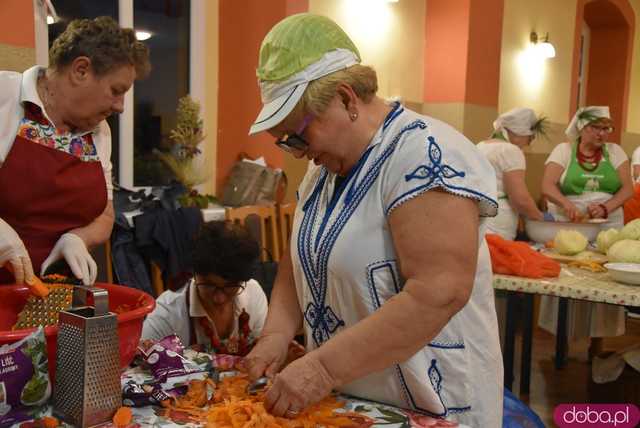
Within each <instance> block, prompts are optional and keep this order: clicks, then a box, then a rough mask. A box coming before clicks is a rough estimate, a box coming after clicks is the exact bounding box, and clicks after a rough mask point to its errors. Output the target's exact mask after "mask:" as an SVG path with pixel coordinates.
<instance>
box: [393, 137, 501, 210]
mask: <svg viewBox="0 0 640 428" xmlns="http://www.w3.org/2000/svg"><path fill="white" fill-rule="evenodd" d="M427 141H428V146H427V164H426V165H420V166H418V167H417V168H416V169H414V170H413V171H412V172H411V173H409V174H407V175H405V181H407V182H409V181H411V180H426V183H424V184H422V185H420V186H418V187H415V188H413V189H411V190H409V191H407V192H405V193H403V194H402V195H400V196H398V197H397V198H396V199H395V200H394V201H393V202H392V203H391V204H389V206H388V207H387V209H386V210H385V212H386V214H389V211H391V209H392V208H393V207H395V206H396V204H397V203H398V202H400V201H401V200H403V199H404V198H405V197H407V196H409V195H411V194H413V193H417V192H420V191H422V190H424V189H427V190H428V189H431V188H434V187H442V188H444V189H448V190H454V191H455V190H460V191H463V192H464V193H467V194H471V195H474V196H477V197H478V198H479V199H481V200H484V201H485V202H488V203H489V204H491V205H493V206H494V207H497V206H498V204H497V202H496V201H494V200H493V199H492V198H490V197H488V196H486V195H484V194H483V193H480V192H478V191H476V190H473V189H468V188H466V187H462V186H454V185H453V184H451V183H448V182H447V181H445V180H451V179H455V178H457V177H460V178H463V177H464V176H465V175H466V173H465V172H464V171H458V170H457V169H455V168H453V167H452V166H451V165H446V164H444V163H442V150H441V149H440V146H439V145H438V143H437V142H436V140H435V138H434V137H433V136H431V135H430V136H428V137H427ZM453 193H456V192H453Z"/></svg>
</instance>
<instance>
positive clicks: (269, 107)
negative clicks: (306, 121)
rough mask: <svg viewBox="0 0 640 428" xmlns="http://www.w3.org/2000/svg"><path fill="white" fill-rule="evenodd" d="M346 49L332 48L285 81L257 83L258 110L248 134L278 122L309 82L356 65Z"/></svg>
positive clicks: (352, 56) (294, 104)
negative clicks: (259, 105) (260, 100)
mask: <svg viewBox="0 0 640 428" xmlns="http://www.w3.org/2000/svg"><path fill="white" fill-rule="evenodd" d="M359 62H360V61H359V60H358V57H357V56H356V55H355V54H354V53H353V52H352V51H350V50H348V49H342V48H340V49H335V50H332V51H329V52H327V53H325V54H324V55H323V56H322V58H320V59H319V60H318V61H316V62H314V63H313V64H311V65H309V66H308V67H307V68H305V69H304V70H302V71H300V72H298V73H296V74H294V75H293V76H291V77H289V78H288V79H283V80H279V81H267V80H262V81H259V82H258V83H259V85H260V96H261V98H262V110H260V113H259V114H258V117H257V118H256V120H255V121H254V122H253V125H251V128H250V129H249V135H253V134H257V133H258V132H262V131H266V130H268V129H271V128H273V127H274V126H276V125H277V124H279V123H280V122H282V121H283V120H284V119H285V118H286V117H287V116H288V115H289V113H291V111H292V110H293V108H294V107H295V106H296V104H298V101H299V100H300V98H301V97H302V94H304V91H305V89H307V86H308V85H309V82H311V81H313V80H316V79H319V78H321V77H324V76H326V75H328V74H331V73H334V72H336V71H338V70H342V69H345V68H347V67H351V66H352V65H354V64H357V63H359Z"/></svg>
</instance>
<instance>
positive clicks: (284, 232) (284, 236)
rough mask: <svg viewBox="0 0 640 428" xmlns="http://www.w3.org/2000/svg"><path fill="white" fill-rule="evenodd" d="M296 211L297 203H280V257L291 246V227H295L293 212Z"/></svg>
mask: <svg viewBox="0 0 640 428" xmlns="http://www.w3.org/2000/svg"><path fill="white" fill-rule="evenodd" d="M295 211H296V203H295V202H290V203H288V204H278V231H279V232H280V257H282V255H283V254H284V251H285V250H286V249H287V248H289V241H290V240H291V228H292V227H293V213H295Z"/></svg>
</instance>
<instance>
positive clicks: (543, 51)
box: [529, 31, 556, 58]
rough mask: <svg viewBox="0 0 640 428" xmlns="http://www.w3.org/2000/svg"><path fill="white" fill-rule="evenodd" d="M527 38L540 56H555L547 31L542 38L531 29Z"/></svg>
mask: <svg viewBox="0 0 640 428" xmlns="http://www.w3.org/2000/svg"><path fill="white" fill-rule="evenodd" d="M529 40H530V41H531V43H532V44H533V45H534V47H535V49H536V51H537V52H538V54H539V55H540V56H541V57H542V58H554V57H555V56H556V49H555V48H554V47H553V45H552V44H551V42H549V33H547V34H546V35H545V36H544V38H539V37H538V33H536V32H535V31H532V32H531V34H530V35H529Z"/></svg>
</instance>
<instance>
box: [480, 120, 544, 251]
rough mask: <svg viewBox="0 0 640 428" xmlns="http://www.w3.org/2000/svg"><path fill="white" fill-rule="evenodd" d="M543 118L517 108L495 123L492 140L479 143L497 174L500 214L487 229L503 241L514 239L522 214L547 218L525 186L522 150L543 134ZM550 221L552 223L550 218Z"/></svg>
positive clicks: (524, 162)
mask: <svg viewBox="0 0 640 428" xmlns="http://www.w3.org/2000/svg"><path fill="white" fill-rule="evenodd" d="M543 127H544V118H537V117H536V114H535V113H534V111H533V110H531V109H530V108H515V109H513V110H509V111H508V112H506V113H503V114H501V115H500V116H498V118H497V119H496V120H495V122H493V129H494V132H493V134H492V135H491V138H490V139H489V140H486V141H482V142H480V143H478V145H477V147H478V150H480V152H481V153H482V154H483V155H485V156H486V157H487V159H488V160H489V162H490V163H491V165H492V166H493V169H494V170H495V173H496V181H497V184H498V215H497V216H495V217H493V218H491V219H489V221H488V229H489V231H490V232H492V233H496V234H498V235H500V236H502V237H503V238H504V239H511V240H512V239H514V238H515V237H516V233H517V232H518V230H517V229H518V217H519V216H520V215H522V216H524V217H526V218H530V219H533V220H543V219H545V213H543V212H541V211H540V210H539V209H538V207H537V206H536V204H535V202H534V200H533V198H532V197H531V195H530V194H529V190H528V189H527V184H526V183H525V170H526V168H527V165H526V160H525V157H524V153H523V152H522V149H523V148H524V147H526V146H528V145H529V144H531V142H532V141H533V140H534V139H535V138H536V135H537V134H540V133H541V132H544V129H543ZM547 219H549V220H552V217H551V216H550V215H547Z"/></svg>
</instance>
